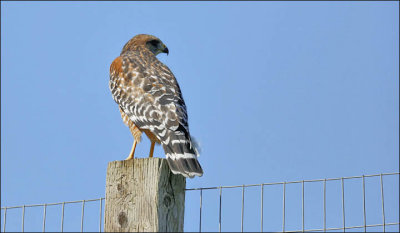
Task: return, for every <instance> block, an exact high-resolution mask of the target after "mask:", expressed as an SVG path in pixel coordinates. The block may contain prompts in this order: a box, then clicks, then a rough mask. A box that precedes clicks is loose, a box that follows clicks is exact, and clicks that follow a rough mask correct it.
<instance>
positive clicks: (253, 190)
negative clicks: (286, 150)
mask: <svg viewBox="0 0 400 233" xmlns="http://www.w3.org/2000/svg"><path fill="white" fill-rule="evenodd" d="M399 174H400V173H399V172H395V173H382V174H375V175H362V176H351V177H340V178H328V179H315V180H301V181H287V182H274V183H261V184H247V185H236V186H219V187H204V188H191V189H186V203H185V206H186V207H185V208H186V209H185V231H199V232H201V231H219V232H221V231H242V232H243V231H261V232H263V231H269V232H270V231H282V232H301V231H338V230H341V231H351V230H357V231H360V230H363V231H364V232H366V231H368V230H372V231H384V232H385V231H394V232H395V231H397V232H398V231H399V230H400V229H399V226H400V221H399V215H398V213H399V202H398V199H399ZM389 177H391V178H390V179H389ZM373 179H374V180H373ZM385 179H387V180H385ZM334 182H336V184H334ZM355 182H358V184H357V183H355ZM384 184H386V185H384ZM296 185H297V186H296ZM311 185H313V186H311ZM292 186H296V187H292ZM272 188H275V191H274V190H273V189H272ZM235 190H236V191H235ZM229 191H235V192H236V193H229ZM257 193H258V194H257ZM238 195H240V198H237V197H238ZM196 196H197V198H196ZM225 198H226V199H225ZM104 199H105V198H97V199H91V200H80V201H67V202H58V203H46V204H36V205H22V206H11V207H1V214H2V216H1V217H2V221H1V231H2V232H6V231H22V232H24V231H42V232H45V231H46V230H47V231H49V229H48V226H50V225H51V229H50V231H61V232H63V231H65V230H67V231H81V232H83V231H99V232H102V231H103V223H104V214H103V213H104ZM195 199H197V200H198V204H196V201H195ZM225 202H226V203H227V204H224V203H225ZM231 202H232V203H231ZM357 203H359V204H358V205H357ZM89 204H94V205H92V206H91V207H90V211H89V212H88V213H89V214H85V211H88V207H87V206H88V205H89ZM307 204H308V205H307ZM73 205H74V208H72V206H73ZM77 205H80V206H77ZM196 205H197V206H196ZM238 205H239V207H238ZM279 206H280V207H279ZM50 207H57V208H58V210H56V209H54V210H53V211H52V212H54V213H52V214H49V213H48V211H49V210H48V209H49V208H50ZM77 207H78V208H77ZM32 208H34V209H42V210H41V214H40V213H39V212H36V214H35V215H32V216H31V218H30V219H28V218H27V217H26V211H27V210H28V209H32ZM67 209H74V211H73V212H71V214H70V215H69V219H70V223H69V224H68V225H74V226H75V228H74V229H72V228H71V227H70V226H69V229H65V227H66V224H65V221H66V220H65V219H66V216H65V212H66V210H67ZM196 209H197V210H196ZM11 211H13V214H12V216H11V217H12V219H11V218H10V216H9V215H10V213H11ZM16 211H17V212H16ZM77 211H79V212H80V217H79V215H78V214H77ZM56 212H58V214H55V213H56ZM238 212H239V214H240V218H239V216H237V214H238ZM379 213H380V214H379ZM388 215H390V216H388ZM18 216H19V217H18ZM38 216H40V217H38ZM50 216H51V217H52V220H51V222H49V220H48V218H49V217H50ZM72 216H73V217H72ZM56 218H58V220H57V219H56ZM95 219H97V220H95ZM257 219H258V220H257ZM355 219H358V220H355ZM72 221H73V222H74V224H72V223H71V222H72ZM88 221H90V223H88ZM257 221H258V223H257ZM357 221H358V222H359V224H355V223H357ZM10 222H11V223H10ZM18 222H19V223H18ZM28 222H29V223H30V228H29V229H28V228H27V226H26V224H27V223H28ZM39 222H40V225H41V229H38V223H39ZM295 222H296V223H295ZM328 222H329V223H335V224H336V226H329V224H328ZM77 223H79V225H80V226H79V227H80V228H78V226H77V225H78V224H77ZM216 223H217V224H216ZM239 223H240V227H239ZM35 224H36V230H35V229H33V225H35ZM277 224H279V225H281V227H279V228H278V226H277ZM17 225H19V226H17ZM57 225H58V227H57ZM196 225H197V227H196ZM257 225H258V227H257ZM318 225H319V227H315V226H318ZM313 226H314V227H313ZM377 227H379V229H378V228H377Z"/></svg>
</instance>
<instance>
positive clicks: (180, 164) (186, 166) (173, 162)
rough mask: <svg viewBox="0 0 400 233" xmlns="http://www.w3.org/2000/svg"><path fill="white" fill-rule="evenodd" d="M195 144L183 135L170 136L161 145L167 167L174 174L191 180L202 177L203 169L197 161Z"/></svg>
mask: <svg viewBox="0 0 400 233" xmlns="http://www.w3.org/2000/svg"><path fill="white" fill-rule="evenodd" d="M196 146H197V143H196V142H195V141H192V139H187V138H186V137H185V136H184V135H172V136H171V137H170V140H169V142H168V143H167V144H164V143H163V147H164V151H165V155H166V158H167V161H168V164H169V167H170V169H171V171H172V173H174V174H181V175H183V176H185V177H190V178H193V177H194V176H202V175H203V169H202V168H201V165H200V163H199V161H198V160H197V156H198V149H197V148H196Z"/></svg>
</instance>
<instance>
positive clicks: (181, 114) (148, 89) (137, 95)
mask: <svg viewBox="0 0 400 233" xmlns="http://www.w3.org/2000/svg"><path fill="white" fill-rule="evenodd" d="M159 53H166V54H168V53H169V51H168V48H167V46H165V45H164V43H162V42H161V40H160V39H158V38H157V37H155V36H152V35H145V34H140V35H136V36H135V37H133V38H132V39H130V40H129V41H128V42H127V43H126V44H125V46H124V47H123V48H122V51H121V54H120V56H119V57H117V58H116V59H115V60H114V61H113V62H112V64H111V66H110V82H109V87H110V90H111V93H112V97H113V99H114V101H115V102H116V103H117V104H118V106H119V111H120V113H121V117H122V119H123V122H124V123H125V124H126V125H127V126H128V127H129V129H130V131H131V133H132V135H133V138H134V141H133V145H132V149H131V152H130V153H129V156H128V157H127V158H126V160H130V159H133V157H134V154H135V148H136V144H137V143H138V142H140V141H141V135H142V133H143V132H144V133H145V134H146V135H147V137H148V138H149V139H150V141H151V146H150V154H149V157H153V152H154V146H155V144H156V143H157V144H161V145H162V146H163V149H164V152H165V156H166V158H167V161H168V164H169V167H170V169H171V171H172V172H173V173H174V174H182V175H183V176H185V177H190V178H193V177H194V176H202V175H203V169H202V168H201V166H200V164H199V162H198V161H197V156H198V151H197V149H196V147H195V142H194V141H193V139H192V138H191V136H190V133H189V126H188V115H187V111H186V105H185V101H184V100H183V98H182V93H181V89H180V87H179V84H178V82H177V81H176V79H175V76H174V75H173V73H172V72H171V70H170V69H169V68H168V67H167V66H166V65H164V64H163V63H162V62H160V61H159V60H158V59H157V57H156V56H157V55H158V54H159Z"/></svg>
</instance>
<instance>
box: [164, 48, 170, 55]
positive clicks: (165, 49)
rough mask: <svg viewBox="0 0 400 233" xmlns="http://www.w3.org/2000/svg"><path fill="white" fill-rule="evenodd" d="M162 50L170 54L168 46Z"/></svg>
mask: <svg viewBox="0 0 400 233" xmlns="http://www.w3.org/2000/svg"><path fill="white" fill-rule="evenodd" d="M162 52H163V53H166V54H167V55H168V54H169V51H168V48H167V47H165V48H164V49H163V51H162Z"/></svg>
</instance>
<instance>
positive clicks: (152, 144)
mask: <svg viewBox="0 0 400 233" xmlns="http://www.w3.org/2000/svg"><path fill="white" fill-rule="evenodd" d="M155 144H156V142H154V141H151V146H150V154H149V158H152V157H153V153H154V145H155Z"/></svg>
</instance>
